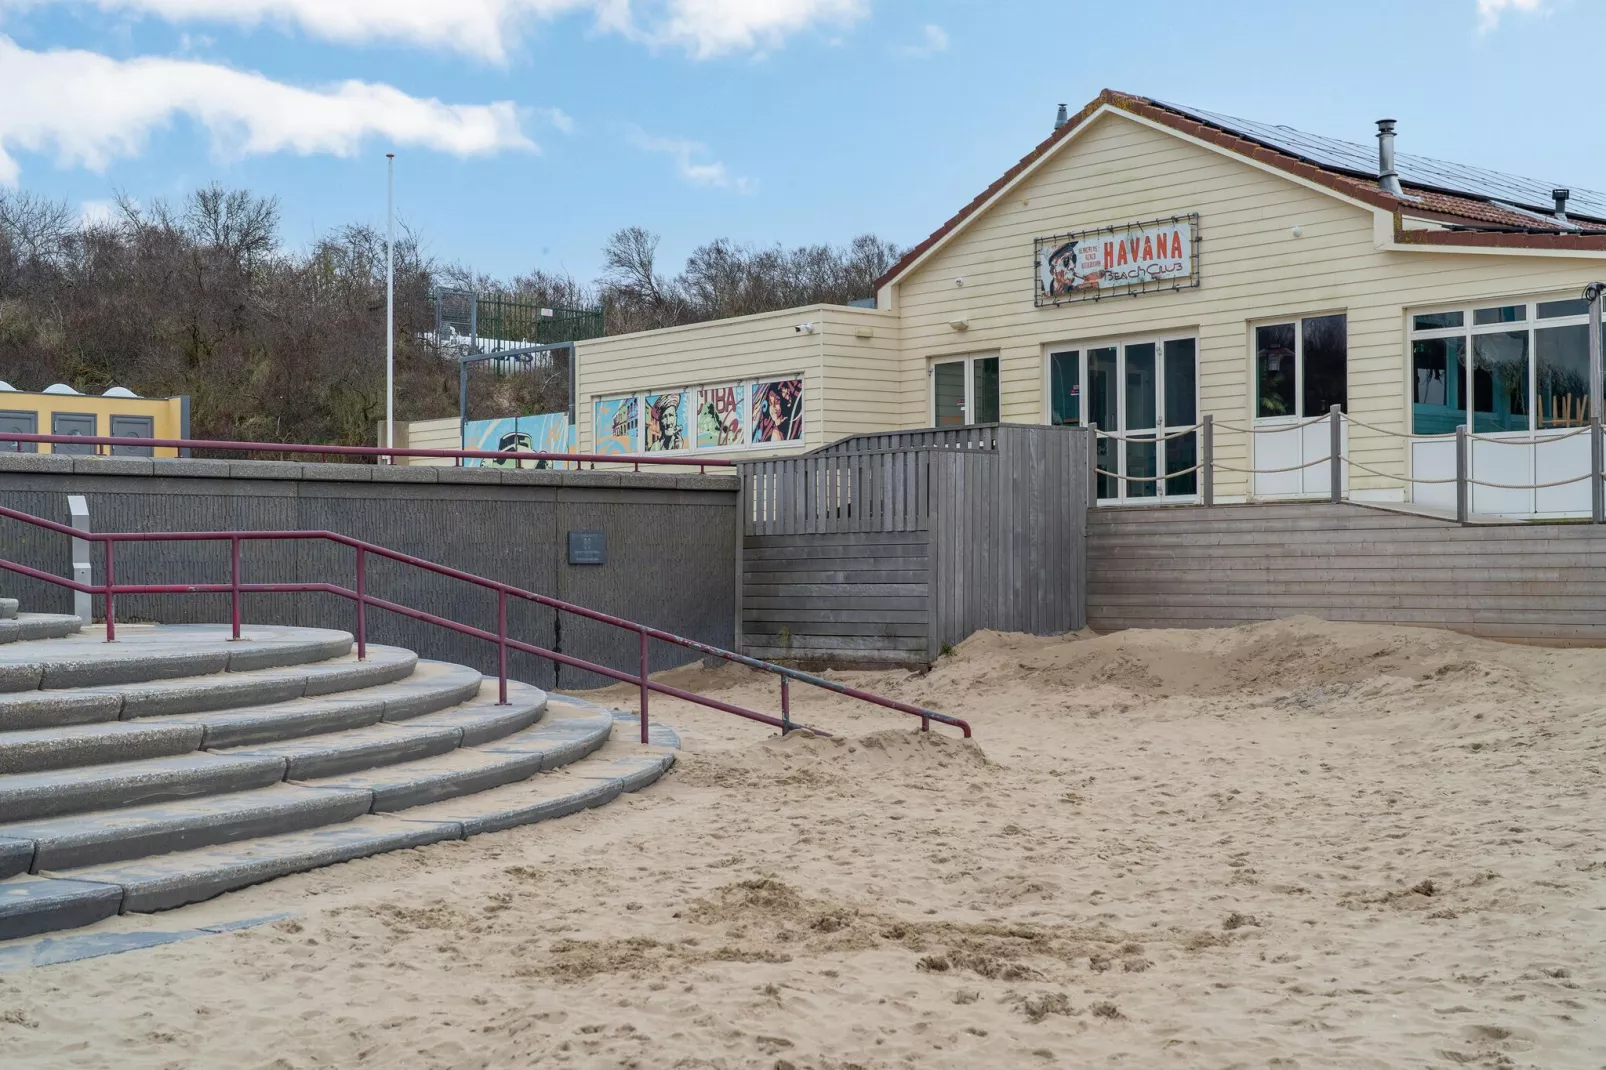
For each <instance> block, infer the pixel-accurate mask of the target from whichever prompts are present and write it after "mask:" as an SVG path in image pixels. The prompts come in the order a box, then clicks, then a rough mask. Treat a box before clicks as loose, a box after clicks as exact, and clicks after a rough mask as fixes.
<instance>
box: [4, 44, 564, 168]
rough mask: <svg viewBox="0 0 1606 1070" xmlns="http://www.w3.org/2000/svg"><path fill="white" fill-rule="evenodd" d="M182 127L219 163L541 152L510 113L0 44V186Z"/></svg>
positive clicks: (121, 152) (185, 63) (502, 105)
mask: <svg viewBox="0 0 1606 1070" xmlns="http://www.w3.org/2000/svg"><path fill="white" fill-rule="evenodd" d="M555 115H556V116H561V117H562V120H563V121H564V122H567V121H568V117H567V116H564V115H562V113H561V112H558V113H555ZM177 116H186V117H188V118H190V119H192V120H193V121H195V122H196V123H198V124H199V125H201V126H203V127H205V128H206V130H207V132H208V133H209V134H210V135H211V138H212V144H213V147H214V149H215V150H216V151H217V152H219V153H221V154H223V155H226V156H228V155H237V156H256V155H265V154H269V153H278V152H291V153H297V154H299V155H304V156H306V155H314V154H330V155H336V156H349V155H352V154H354V153H356V152H357V151H359V149H360V148H361V146H362V145H363V143H364V141H365V140H366V139H375V140H378V141H382V142H384V143H385V144H386V145H395V146H409V147H416V148H421V149H427V150H431V151H436V152H445V153H450V154H452V155H456V156H473V155H483V154H488V153H495V152H499V151H502V150H507V149H521V150H526V151H538V150H537V147H536V145H535V143H534V142H532V141H531V140H530V139H529V138H528V137H526V136H525V134H524V132H523V130H522V129H521V127H520V115H519V112H518V111H517V109H516V108H515V107H514V105H513V104H512V103H511V102H508V101H500V102H496V103H492V104H443V103H441V102H440V101H438V100H426V99H422V98H419V97H411V96H408V95H407V94H406V93H403V92H402V91H401V90H399V89H396V88H394V87H392V86H388V85H381V84H376V83H373V82H357V81H347V82H342V83H340V84H338V85H334V86H330V87H327V88H321V89H307V88H302V87H300V86H294V85H288V84H286V83H284V82H275V81H273V80H271V79H269V78H266V77H263V76H262V75H260V74H254V73H251V72H247V71H238V70H234V69H232V68H229V67H222V66H218V65H216V64H212V63H202V62H198V61H194V60H177V59H157V58H141V59H131V60H117V59H112V58H110V57H107V56H102V55H97V54H96V53H93V52H81V51H70V50H57V51H49V52H30V51H28V50H27V49H24V48H21V47H19V46H18V45H17V44H16V43H15V42H13V41H11V40H10V39H9V38H6V37H0V183H6V184H11V183H15V182H16V180H17V177H18V175H19V173H20V166H19V164H18V163H17V160H16V158H15V157H14V156H12V155H11V152H13V151H15V150H18V149H21V150H24V151H28V152H39V153H45V152H53V153H54V154H55V158H56V161H57V163H58V164H59V165H61V166H64V167H71V166H82V167H87V168H89V169H91V170H96V171H99V170H103V169H105V167H106V166H107V165H108V164H110V163H111V161H112V160H114V159H117V158H119V157H127V156H134V155H137V154H138V153H139V152H140V150H141V149H142V148H143V147H144V144H145V141H146V139H147V137H148V136H149V135H150V133H151V132H152V131H153V130H156V129H158V128H162V127H166V126H167V125H169V124H170V123H171V122H172V120H173V119H174V118H175V117H177ZM554 125H559V126H560V127H561V125H562V124H561V123H558V122H557V121H556V120H555V119H554Z"/></svg>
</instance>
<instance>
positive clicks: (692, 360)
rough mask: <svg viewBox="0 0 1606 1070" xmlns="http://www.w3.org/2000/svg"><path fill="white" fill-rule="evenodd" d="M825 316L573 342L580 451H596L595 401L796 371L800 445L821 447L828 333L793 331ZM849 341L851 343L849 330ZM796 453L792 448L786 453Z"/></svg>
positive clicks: (801, 312) (771, 316)
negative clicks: (799, 395) (799, 386)
mask: <svg viewBox="0 0 1606 1070" xmlns="http://www.w3.org/2000/svg"><path fill="white" fill-rule="evenodd" d="M823 313H824V309H823V308H822V307H821V306H813V307H809V308H794V309H787V310H786V311H783V312H766V313H763V314H761V315H757V316H743V317H741V318H739V319H729V320H718V321H715V322H712V323H696V324H691V325H688V326H685V327H670V328H667V329H665V330H660V331H643V332H641V333H639V334H626V335H618V336H616V337H613V338H601V339H595V340H593V341H588V342H580V343H578V344H577V345H576V347H575V349H576V354H575V359H576V362H577V368H576V372H575V384H576V388H575V397H576V401H577V404H576V406H575V423H576V425H577V427H578V435H579V441H580V450H581V452H590V451H592V450H593V449H595V448H596V437H595V433H594V430H593V428H592V426H591V424H592V417H593V415H594V413H595V409H594V403H595V402H596V400H597V399H598V398H609V397H618V396H620V395H625V394H636V393H652V392H654V391H658V390H674V389H678V388H680V387H697V386H717V385H720V384H724V383H733V382H740V381H743V380H749V379H762V378H772V377H773V378H781V377H784V376H789V375H795V374H797V373H800V372H801V373H802V375H803V434H804V447H806V448H809V449H812V448H814V447H815V446H819V445H821V444H822V443H823V442H824V438H823V436H822V429H821V422H822V418H823V415H824V413H825V407H824V405H823V400H824V388H825V373H824V368H825V361H824V358H823V352H824V346H825V341H826V337H827V334H828V331H827V330H820V331H817V332H816V333H814V334H801V333H799V332H797V331H794V330H793V328H794V327H795V326H797V325H798V324H800V323H810V322H813V323H819V322H820V321H821V319H822V315H823ZM872 314H873V313H872ZM848 337H849V338H852V332H851V331H849V332H848ZM796 451H797V447H794V448H792V449H789V450H787V451H785V452H796ZM732 452H733V453H734V452H736V451H732ZM741 452H742V454H743V455H746V456H762V455H763V451H757V450H755V451H741Z"/></svg>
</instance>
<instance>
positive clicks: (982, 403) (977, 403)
mask: <svg viewBox="0 0 1606 1070" xmlns="http://www.w3.org/2000/svg"><path fill="white" fill-rule="evenodd" d="M931 416H932V422H933V423H934V424H935V425H936V426H938V427H960V426H963V425H965V424H995V423H997V422H998V358H997V357H960V358H958V359H956V360H944V361H939V362H937V363H935V364H933V365H932V366H931Z"/></svg>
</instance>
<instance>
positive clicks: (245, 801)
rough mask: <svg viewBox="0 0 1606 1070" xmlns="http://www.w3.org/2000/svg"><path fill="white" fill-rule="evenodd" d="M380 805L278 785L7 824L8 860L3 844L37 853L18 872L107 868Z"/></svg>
mask: <svg viewBox="0 0 1606 1070" xmlns="http://www.w3.org/2000/svg"><path fill="white" fill-rule="evenodd" d="M372 806H373V795H372V794H371V793H370V792H366V791H358V790H350V791H338V790H318V789H313V788H303V787H298V786H296V785H293V784H273V785H270V786H269V787H266V788H259V789H257V790H255V791H239V792H231V793H228V794H225V795H207V796H203V797H201V798H198V799H180V800H176V801H173V802H163V803H151V804H148V805H145V806H130V807H126V808H124V809H121V810H97V811H94V812H93V813H87V814H72V815H69V816H66V817H55V818H46V819H42V820H36V821H24V822H20V823H18V824H14V825H4V826H0V858H4V857H6V855H5V851H4V847H3V845H4V844H7V843H10V844H21V845H25V846H26V848H27V850H28V852H29V854H30V858H29V860H28V862H27V864H26V865H25V866H24V869H23V870H15V869H13V870H12V872H27V871H32V872H41V871H49V870H60V869H72V868H74V867H79V866H93V865H102V864H105V863H109V862H122V861H127V860H128V859H133V858H144V857H146V856H149V855H159V854H168V853H170V852H172V851H187V850H194V849H196V848H200V847H213V846H216V845H218V844H222V843H232V842H234V841H237V840H245V839H252V838H255V837H259V836H271V835H279V834H283V833H287V832H301V831H305V830H306V829H311V828H319V827H321V826H323V825H332V824H338V823H340V822H342V821H350V820H352V819H354V818H357V817H360V816H362V815H363V814H366V813H368V812H369V810H370V808H371V807H372ZM19 850H20V849H19ZM13 864H14V863H13Z"/></svg>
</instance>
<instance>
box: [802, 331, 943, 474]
mask: <svg viewBox="0 0 1606 1070" xmlns="http://www.w3.org/2000/svg"><path fill="white" fill-rule="evenodd" d="M820 319H821V320H822V322H823V328H824V332H825V340H824V346H823V352H824V360H825V365H824V366H825V375H824V381H825V388H824V406H825V424H824V427H823V428H822V429H821V440H820V442H819V443H815V444H817V445H818V444H824V443H826V442H835V441H836V440H837V439H840V438H846V437H847V436H849V435H860V434H865V433H868V432H874V431H886V430H889V429H891V428H897V427H906V426H908V424H907V422H906V421H907V419H908V416H907V414H908V413H909V411H910V410H912V409H913V408H914V407H915V405H916V402H917V401H918V402H919V403H920V406H921V407H922V408H923V407H924V396H923V395H921V394H920V390H921V387H922V385H923V380H921V379H920V378H919V376H918V375H917V374H915V373H914V371H913V370H912V369H911V366H910V365H909V364H908V362H906V361H905V360H904V359H903V349H902V339H901V336H900V335H901V332H900V326H901V325H900V323H899V321H898V317H896V316H893V315H890V314H888V313H885V312H877V311H875V310H873V309H856V308H847V307H839V306H825V307H823V308H821V309H820ZM865 330H868V331H869V332H870V337H869V338H860V337H858V335H859V333H860V332H861V331H865Z"/></svg>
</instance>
